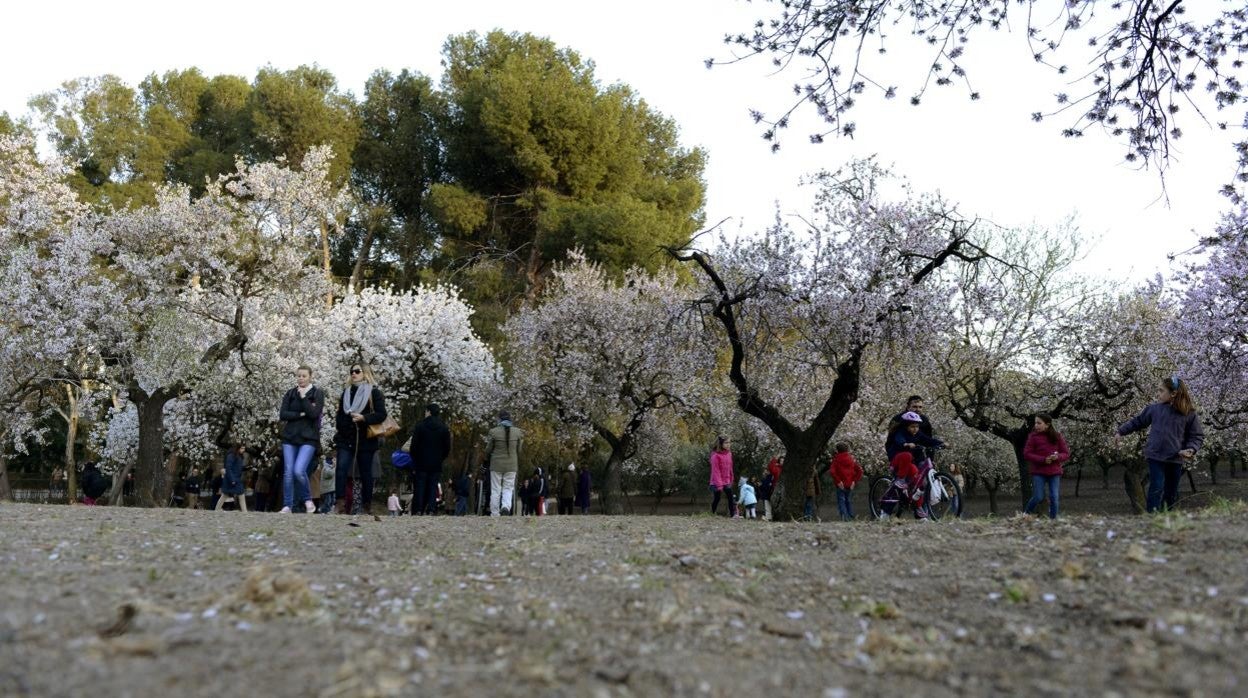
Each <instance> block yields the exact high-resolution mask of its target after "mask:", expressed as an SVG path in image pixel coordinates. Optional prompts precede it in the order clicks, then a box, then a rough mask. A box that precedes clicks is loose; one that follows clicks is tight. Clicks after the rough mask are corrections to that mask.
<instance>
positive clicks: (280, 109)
mask: <svg viewBox="0 0 1248 698" xmlns="http://www.w3.org/2000/svg"><path fill="white" fill-rule="evenodd" d="M249 106H250V111H251V120H252V126H253V129H254V137H253V140H252V143H251V151H252V154H253V156H254V157H256V158H257V159H258V160H269V159H273V158H276V157H285V158H286V159H287V160H288V161H290V162H298V161H300V160H301V159H302V158H303V155H304V153H306V152H308V150H309V149H311V148H313V147H316V146H318V145H329V146H332V147H333V149H334V164H333V166H332V167H331V168H330V172H329V174H330V179H331V180H332V181H334V182H336V183H342V182H345V181H346V179H347V175H348V173H349V172H350V171H351V155H352V153H353V152H354V151H355V144H356V143H357V142H358V141H359V140H360V124H359V120H358V117H357V115H356V106H355V101H354V100H353V99H352V97H351V95H350V94H347V93H342V92H339V91H338V82H337V80H336V79H335V78H334V76H333V74H332V73H330V72H329V71H328V70H324V69H322V68H316V67H310V66H306V65H304V66H299V67H298V68H295V69H294V70H288V71H285V72H282V71H278V70H274V69H273V68H262V69H261V70H260V72H259V73H257V74H256V80H255V83H254V87H253V89H252V92H251V98H250V104H249Z"/></svg>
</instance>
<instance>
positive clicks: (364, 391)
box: [342, 383, 373, 414]
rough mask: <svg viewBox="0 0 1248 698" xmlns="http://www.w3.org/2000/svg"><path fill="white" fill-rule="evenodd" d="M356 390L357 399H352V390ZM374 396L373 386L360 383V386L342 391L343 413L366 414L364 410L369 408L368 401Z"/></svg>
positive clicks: (349, 387)
mask: <svg viewBox="0 0 1248 698" xmlns="http://www.w3.org/2000/svg"><path fill="white" fill-rule="evenodd" d="M352 388H356V391H355V399H354V400H352V399H351V389H352ZM372 396H373V386H372V385H370V384H368V383H360V384H359V385H358V386H356V385H349V386H347V388H346V390H343V391H342V411H343V412H346V413H347V414H351V413H352V412H358V413H360V414H364V408H365V407H367V406H368V399H369V398H371V397H372Z"/></svg>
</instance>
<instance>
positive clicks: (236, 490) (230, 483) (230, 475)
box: [216, 444, 247, 511]
mask: <svg viewBox="0 0 1248 698" xmlns="http://www.w3.org/2000/svg"><path fill="white" fill-rule="evenodd" d="M243 468H244V462H243V445H242V444H234V445H233V446H232V447H230V450H229V451H227V452H226V454H225V476H224V478H223V480H222V482H221V498H220V499H218V500H217V507H216V510H217V511H221V510H222V509H223V508H224V507H225V503H226V502H227V501H233V502H237V503H238V510H239V511H247V497H246V496H244V495H245V494H246V491H247V488H246V487H244V486H243Z"/></svg>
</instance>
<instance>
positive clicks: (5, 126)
mask: <svg viewBox="0 0 1248 698" xmlns="http://www.w3.org/2000/svg"><path fill="white" fill-rule="evenodd" d="M29 133H30V127H29V126H27V125H26V124H24V123H22V122H21V121H17V120H14V119H13V118H12V117H10V116H9V113H8V112H3V111H0V136H17V135H29Z"/></svg>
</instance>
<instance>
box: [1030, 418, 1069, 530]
mask: <svg viewBox="0 0 1248 698" xmlns="http://www.w3.org/2000/svg"><path fill="white" fill-rule="evenodd" d="M1023 460H1024V461H1026V462H1027V465H1028V467H1030V468H1031V499H1030V500H1029V501H1028V502H1027V506H1026V507H1025V508H1024V509H1023V512H1024V513H1026V514H1030V513H1032V512H1033V511H1035V510H1036V507H1038V506H1040V502H1041V501H1043V500H1044V496H1045V493H1046V492H1047V493H1048V496H1049V518H1050V519H1056V518H1057V500H1058V490H1059V489H1060V487H1061V484H1062V464H1064V463H1065V462H1066V461H1068V460H1070V449H1069V448H1067V446H1066V439H1063V438H1062V435H1061V434H1059V433H1058V432H1057V429H1055V428H1054V427H1053V417H1051V416H1049V415H1047V414H1043V413H1042V414H1038V415H1036V424H1035V426H1034V427H1033V428H1032V430H1031V433H1030V434H1028V435H1027V444H1026V445H1025V446H1023Z"/></svg>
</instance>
